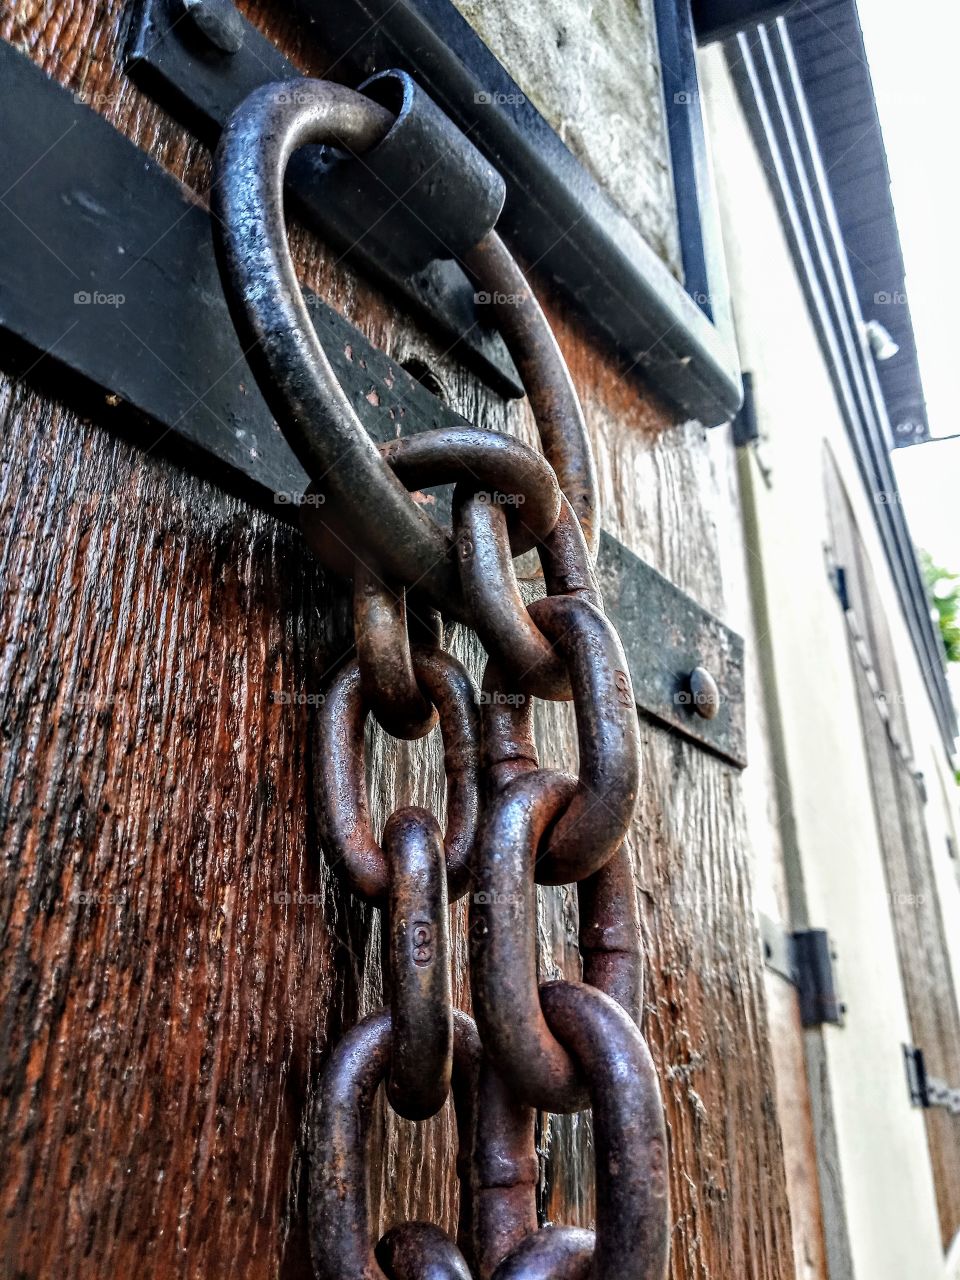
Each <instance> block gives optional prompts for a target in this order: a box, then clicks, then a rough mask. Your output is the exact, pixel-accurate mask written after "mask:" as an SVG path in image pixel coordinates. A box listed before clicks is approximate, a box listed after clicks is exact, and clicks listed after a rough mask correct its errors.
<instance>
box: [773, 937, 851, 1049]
mask: <svg viewBox="0 0 960 1280" xmlns="http://www.w3.org/2000/svg"><path fill="white" fill-rule="evenodd" d="M760 933H761V938H762V940H763V960H764V964H765V965H766V967H767V968H768V969H771V970H772V971H773V972H774V973H777V974H779V975H780V977H782V978H786V980H787V981H788V982H789V983H791V984H792V985H793V986H794V987H796V989H797V997H798V999H799V1002H800V1022H801V1025H802V1026H804V1027H819V1026H822V1025H823V1024H824V1023H828V1024H830V1025H831V1026H835V1027H842V1026H843V1016H844V1014H845V1013H846V1011H847V1006H846V1005H845V1004H844V1003H843V1001H842V1000H841V999H840V996H839V992H838V990H837V981H836V972H835V964H834V962H835V961H836V958H837V954H836V951H835V950H834V949H833V947H832V945H831V943H830V938H829V935H828V934H827V931H826V929H794V930H792V931H788V930H786V929H784V928H783V926H782V925H781V924H779V923H778V922H777V921H775V920H771V919H770V918H769V917H768V916H765V915H761V917H760Z"/></svg>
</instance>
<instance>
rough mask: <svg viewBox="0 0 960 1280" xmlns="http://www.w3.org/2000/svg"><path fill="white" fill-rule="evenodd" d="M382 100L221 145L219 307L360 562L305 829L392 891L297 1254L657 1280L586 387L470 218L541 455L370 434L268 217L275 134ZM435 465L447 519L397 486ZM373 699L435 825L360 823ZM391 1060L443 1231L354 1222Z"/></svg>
mask: <svg viewBox="0 0 960 1280" xmlns="http://www.w3.org/2000/svg"><path fill="white" fill-rule="evenodd" d="M434 110H435V108H434ZM394 124H395V120H394V117H393V115H392V114H391V113H390V112H389V111H387V110H385V109H384V108H383V107H381V106H379V105H377V104H376V103H375V102H373V101H372V100H371V99H370V98H367V97H364V96H363V95H362V94H358V93H354V92H352V91H350V90H348V89H344V88H342V87H341V86H338V85H333V84H329V83H327V82H323V81H313V80H305V81H303V82H302V91H301V92H298V93H291V92H290V86H289V85H288V84H284V85H282V86H277V85H273V86H265V87H263V88H261V89H258V90H257V91H255V92H254V93H253V94H252V95H251V96H250V98H248V99H247V101H246V102H245V103H243V104H242V105H241V106H240V107H239V108H238V109H237V111H236V112H235V113H234V115H233V117H232V118H231V120H230V122H229V124H228V126H227V128H226V130H225V132H224V134H223V137H222V139H221V142H220V146H219V147H218V151H217V156H216V161H215V182H214V199H213V208H214V212H215V214H216V215H217V217H216V218H215V220H214V223H215V228H216V237H217V254H218V262H219V264H220V268H221V275H222V278H223V281H224V287H225V291H226V293H227V297H228V302H229V304H230V308H231V314H232V316H233V319H234V323H235V325H236V327H237V329H238V332H239V334H240V337H241V340H242V341H243V343H244V346H245V348H249V350H250V363H251V367H252V369H253V371H254V374H255V376H256V378H257V381H258V384H259V386H260V388H261V390H262V391H263V393H264V396H265V398H266V400H267V403H268V404H269V405H270V407H271V409H272V411H273V413H274V415H275V417H276V419H277V422H278V424H279V426H280V428H281V430H282V431H283V432H284V434H285V435H286V437H287V439H288V441H289V442H290V444H291V446H292V448H293V449H294V451H295V453H296V454H297V456H298V458H299V459H300V461H301V463H302V464H303V466H304V468H305V469H306V471H307V473H308V475H309V476H310V478H311V489H312V491H314V492H322V493H323V495H324V498H325V502H324V504H322V505H321V504H319V503H314V504H309V506H308V507H307V508H306V510H307V511H308V513H309V515H308V517H307V520H306V523H305V525H304V533H305V535H306V537H307V540H308V541H309V543H310V545H311V546H312V547H313V548H314V549H315V550H316V551H317V553H318V555H319V556H320V557H321V559H323V561H324V562H325V563H326V564H327V565H328V566H330V567H333V568H335V569H336V570H337V571H338V572H342V573H345V574H348V575H352V576H353V578H354V621H355V628H356V640H357V655H356V657H355V658H353V659H351V660H349V661H348V662H347V663H346V664H345V665H344V666H343V667H342V668H341V669H340V671H338V672H337V673H336V675H335V677H334V679H333V681H332V683H331V685H330V688H329V690H328V693H327V696H326V698H325V700H324V702H323V704H322V707H321V710H320V713H319V717H318V722H317V750H316V752H315V758H316V761H317V805H318V811H319V827H320V836H321V845H322V848H323V852H324V854H325V856H326V858H327V860H328V862H329V863H330V865H331V867H332V868H333V869H334V871H335V872H336V873H337V875H338V876H339V877H340V878H341V879H342V880H343V881H344V882H345V884H346V886H347V887H348V888H349V889H350V890H351V891H352V892H354V893H356V894H358V895H360V896H361V897H362V898H364V899H366V900H367V901H369V902H371V903H372V904H374V905H375V906H377V907H380V908H384V909H386V912H387V921H386V937H387V949H386V950H387V955H388V958H389V970H390V972H389V975H388V978H389V981H388V989H389V995H390V1008H389V1010H381V1011H380V1012H378V1013H374V1014H371V1015H369V1016H368V1017H367V1018H365V1019H364V1020H363V1021H362V1022H360V1023H359V1024H358V1025H357V1026H356V1027H354V1029H353V1030H352V1031H350V1032H348V1033H347V1034H346V1035H345V1036H344V1037H343V1039H342V1040H341V1041H340V1043H339V1044H338V1045H337V1046H336V1047H335V1048H334V1050H333V1052H332V1053H331V1055H330V1057H329V1060H328V1062H327V1064H326V1067H325V1068H324V1070H323V1072H322V1075H321V1077H320V1081H319V1086H318V1090H317V1095H316V1099H315V1107H314V1114H313V1118H312V1123H311V1126H310V1140H309V1147H310V1150H309V1157H310V1234H311V1249H312V1252H313V1258H314V1266H315V1269H316V1274H317V1276H318V1277H319V1278H320V1280H468V1278H469V1277H477V1278H478V1280H491V1277H492V1280H588V1278H589V1280H615V1278H616V1280H663V1277H664V1276H665V1273H666V1265H667V1239H668V1225H669V1211H668V1203H667V1189H666V1185H667V1184H666V1171H665V1150H666V1140H665V1130H664V1119H663V1109H662V1104H661V1100H660V1093H659V1088H658V1085H657V1079H656V1073H655V1071H654V1067H653V1063H652V1061H651V1059H650V1055H649V1052H648V1050H647V1047H646V1044H645V1043H644V1041H643V1038H642V1037H641V1035H640V1033H639V1031H638V1029H637V1023H638V1020H639V1016H640V1010H641V1006H642V1002H643V986H642V983H643V979H642V962H641V947H640V930H639V916H638V910H637V900H636V892H635V887H634V876H633V868H632V863H631V859H630V855H629V852H628V849H627V847H626V845H625V844H624V840H625V837H626V834H627V831H628V829H629V826H630V823H631V820H632V816H633V811H634V807H635V803H636V799H637V794H638V789H639V781H640V773H639V732H638V726H637V717H636V711H635V707H634V702H633V694H632V690H631V685H630V677H629V674H628V671H627V664H626V660H625V658H624V655H623V649H622V647H621V645H620V641H619V638H618V637H617V634H616V632H615V630H614V628H613V627H612V626H611V624H610V622H609V621H608V619H607V618H606V616H605V615H604V612H603V603H602V599H601V595H600V591H599V588H598V585H597V581H596V577H595V574H594V569H593V564H594V561H595V558H596V549H597V545H598V540H599V533H600V520H599V506H598V500H597V483H596V475H595V468H594V462H593V455H592V451H591V448H590V443H589V437H588V435H587V430H586V426H585V423H584V419H583V414H582V411H581V408H580V403H579V399H578V397H577V394H576V390H575V388H574V386H573V383H572V381H571V379H570V375H569V372H568V370H567V367H566V364H565V362H564V360H563V356H562V355H561V353H560V349H559V347H558V345H557V342H556V339H555V338H554V336H553V333H552V331H551V330H550V327H549V325H548V324H547V321H546V319H545V317H544V315H543V312H542V311H541V309H540V307H539V304H538V303H537V301H536V299H535V298H534V296H533V293H532V291H531V289H530V287H529V285H528V284H527V281H526V279H525V277H524V276H523V273H522V272H521V270H520V268H519V267H518V266H517V264H516V263H515V262H514V260H513V258H512V257H511V256H510V254H509V253H508V252H507V250H506V248H505V247H504V245H503V243H502V241H501V240H500V238H499V237H498V236H497V235H496V233H495V232H493V231H490V232H489V233H488V234H486V235H485V236H484V237H483V238H482V239H481V240H480V242H479V243H478V244H476V245H475V247H474V248H473V249H471V250H470V251H469V252H468V253H467V254H466V257H465V258H464V259H463V262H462V265H464V267H465V268H466V269H467V270H468V272H469V273H470V274H471V275H472V276H473V278H474V280H475V281H476V282H477V284H478V285H479V286H480V288H481V289H484V290H486V291H488V292H489V293H490V295H491V301H492V303H493V311H494V314H495V316H496V319H497V322H498V325H499V328H500V331H501V334H502V336H503V338H504V340H505V342H506V344H507V347H508V349H509V350H510V353H511V355H512V356H513V358H514V361H515V363H516V366H517V368H518V370H519V372H520V375H521V379H522V381H523V383H524V387H525V390H526V392H527V395H528V399H529V402H530V404H531V407H532V409H533V412H534V417H535V419H536V422H537V426H538V429H539V432H540V439H541V444H542V447H543V451H544V454H543V455H541V454H539V453H537V452H535V451H533V450H531V449H529V448H528V447H526V446H525V445H523V444H521V443H520V442H519V441H517V440H515V439H513V438H511V437H508V436H505V435H501V434H498V433H496V432H489V431H481V430H478V429H477V428H474V427H469V426H467V427H464V428H462V429H456V430H450V429H444V430H438V431H427V432H423V433H420V434H418V435H415V436H412V437H404V438H400V439H397V440H395V441H391V442H390V443H389V444H386V445H381V446H377V445H375V444H374V443H373V441H372V440H371V439H370V437H369V436H368V435H367V433H366V432H365V431H364V429H363V427H362V425H361V424H360V421H359V419H358V418H357V416H356V413H355V412H354V410H353V408H352V406H351V405H350V403H349V401H348V400H347V397H346V396H345V394H344V392H343V390H342V388H341V387H340V385H339V383H338V381H337V378H336V376H335V374H334V372H333V369H332V366H331V365H330V362H329V360H328V359H327V356H326V354H325V353H324V351H323V348H322V345H321V343H320V341H319V339H318V337H317V335H316V333H315V332H314V329H313V327H312V325H311V323H310V320H309V316H308V313H307V310H306V307H305V305H304V303H303V299H302V297H301V295H300V290H299V286H298V285H297V281H296V275H295V272H294V267H293V261H292V257H291V254H290V250H289V246H288V244H287V240H286V232H285V229H284V222H283V216H282V205H283V179H284V173H285V170H286V166H287V163H288V161H289V159H290V156H291V155H292V154H293V152H294V151H295V150H296V149H297V148H299V147H301V146H304V145H307V144H313V143H323V144H327V145H334V146H338V147H340V148H343V149H346V150H347V151H348V152H350V153H351V154H352V155H353V156H354V157H355V158H357V160H358V162H359V163H363V153H364V152H365V151H367V150H369V149H370V148H372V147H375V146H376V145H377V144H378V143H380V142H381V140H382V139H384V138H385V137H386V136H387V135H388V134H389V133H390V130H391V129H392V128H393V127H394ZM464 145H468V144H466V143H464ZM544 455H545V456H544ZM451 483H452V484H454V485H455V486H456V489H455V494H454V527H453V531H452V535H451V533H450V532H448V531H447V530H444V529H443V528H441V527H440V526H439V525H438V524H437V523H436V522H434V521H433V520H432V519H431V518H430V516H429V515H428V514H427V513H426V511H425V510H424V509H423V507H422V506H421V505H419V504H418V503H417V502H416V501H415V500H414V498H413V497H412V496H411V492H410V491H411V490H419V489H422V488H425V487H429V486H432V485H438V484H451ZM533 548H536V550H537V553H538V555H539V558H540V562H541V565H542V568H543V579H544V584H545V587H546V595H545V596H543V597H542V598H540V599H536V600H531V601H528V600H527V599H526V598H525V596H524V592H523V591H522V590H521V587H520V585H519V583H518V580H517V577H516V573H515V570H514V565H513V560H514V558H515V557H516V556H517V555H520V554H523V553H525V552H527V551H530V550H531V549H533ZM414 591H415V592H416V600H415V603H414V597H413V595H412V594H411V593H412V592H414ZM438 609H439V610H441V611H442V612H443V613H444V614H445V616H446V617H447V618H448V619H449V620H451V621H459V622H464V623H467V624H468V625H470V626H471V627H472V628H473V629H474V630H475V631H476V632H477V634H478V636H479V637H480V639H481V641H482V643H483V645H484V647H485V648H486V650H487V653H488V655H489V661H488V663H487V667H486V670H485V673H484V678H483V683H482V689H481V692H480V697H479V703H480V704H482V717H481V714H480V707H479V706H478V698H477V694H476V690H475V689H474V687H473V685H472V683H471V681H470V679H469V677H468V675H467V673H466V672H465V670H464V669H463V668H462V667H461V666H460V664H459V663H457V662H456V661H455V660H454V659H453V658H452V657H450V655H449V654H446V653H444V652H443V651H442V649H440V648H439V647H438V646H439V635H438V633H437V629H436V624H437V618H436V612H435V611H436V610H438ZM411 630H414V631H415V633H416V634H415V640H416V641H417V642H416V643H413V642H412V640H411V634H410V631H411ZM424 639H426V640H427V643H426V644H424V643H422V642H423V641H424ZM533 697H540V698H548V699H553V700H572V701H573V704H574V710H575V714H576V725H577V738H578V745H579V768H578V775H577V777H572V776H570V775H568V774H565V773H558V772H555V771H552V770H544V769H541V768H540V767H539V761H538V756H537V751H536V747H535V743H534V737H533V728H532V698H533ZM371 712H372V713H373V714H374V716H375V717H376V718H377V720H378V721H379V723H380V724H381V726H382V727H383V728H384V729H385V730H386V731H387V732H389V733H392V734H393V735H395V736H397V737H402V738H405V739H416V738H421V737H423V736H425V735H426V734H427V733H429V732H430V731H431V729H432V728H433V727H434V726H435V725H436V723H437V721H438V720H439V727H440V732H441V737H442V740H443V753H444V766H445V771H446V797H447V805H446V808H447V813H446V831H445V833H441V830H440V826H439V824H438V822H437V820H436V818H435V817H434V816H433V815H432V814H430V813H429V812H428V811H426V810H425V809H422V808H418V807H415V806H408V807H406V808H402V809H399V810H397V811H396V812H395V813H393V814H392V815H391V816H390V817H389V818H388V820H387V822H386V825H385V827H384V831H383V835H382V839H381V840H380V841H378V840H377V838H376V836H375V834H374V831H373V827H372V824H371V820H370V813H369V803H368V798H367V784H366V775H365V767H364V736H365V724H366V720H367V715H368V713H371ZM538 883H539V884H545V885H559V884H569V883H574V884H576V889H577V898H578V905H579V915H580V950H581V956H582V972H583V978H584V982H583V983H578V982H566V981H563V982H548V983H541V982H540V980H539V971H538V956H537V933H538V930H537V920H538V903H537V893H538V890H537V885H538ZM468 890H469V891H470V892H471V897H470V912H469V916H470V919H469V925H470V927H469V941H470V962H471V963H470V967H471V984H472V994H473V1005H474V1011H475V1014H476V1019H477V1022H476V1025H475V1024H474V1023H473V1022H472V1021H471V1019H470V1018H468V1017H467V1016H466V1015H465V1014H464V1013H462V1012H460V1011H459V1010H456V1009H454V1008H453V999H452V981H451V973H450V939H449V906H450V904H451V903H453V902H455V901H456V900H457V899H458V898H459V897H461V896H462V895H463V894H464V893H466V892H467V891H468ZM478 1032H479V1035H478ZM381 1083H384V1084H385V1085H386V1089H387V1095H388V1098H389V1101H390V1103H391V1105H392V1106H393V1108H394V1110H396V1111H397V1112H399V1113H400V1114H401V1115H403V1116H406V1117H408V1118H410V1119H415V1120H421V1119H425V1118H427V1117H429V1116H431V1115H434V1114H435V1113H436V1112H437V1111H438V1110H439V1109H440V1107H441V1106H442V1105H443V1104H444V1102H445V1100H446V1098H447V1096H448V1094H450V1093H451V1087H452V1095H453V1098H454V1102H455V1109H456V1115H457V1129H458V1142H459V1155H458V1163H457V1168H458V1176H459V1182H460V1209H459V1227H458V1233H457V1240H456V1242H454V1241H453V1240H452V1239H451V1238H450V1237H449V1236H448V1235H447V1234H446V1233H445V1232H443V1231H441V1230H440V1229H439V1228H437V1227H435V1226H432V1225H430V1224H428V1223H419V1222H408V1223H402V1224H400V1225H398V1226H396V1227H394V1228H393V1229H392V1230H390V1231H389V1232H387V1234H386V1235H384V1236H383V1237H382V1238H381V1239H380V1240H379V1242H378V1243H376V1245H375V1244H374V1237H373V1223H372V1221H371V1214H370V1205H369V1194H368V1175H367V1168H366V1164H367V1159H368V1154H369V1152H368V1146H369V1138H370V1130H371V1116H372V1111H373V1104H374V1099H375V1095H376V1093H377V1090H378V1088H379V1086H380V1084H381ZM586 1106H590V1107H592V1109H593V1126H594V1143H595V1151H596V1183H597V1214H596V1229H595V1231H585V1230H581V1229H579V1228H572V1227H546V1228H542V1229H538V1220H537V1203H536V1192H537V1184H538V1180H539V1173H540V1170H539V1161H538V1158H537V1154H536V1150H535V1147H534V1131H535V1130H534V1121H535V1115H536V1109H546V1110H552V1111H557V1112H568V1111H573V1110H579V1109H581V1108H583V1107H586Z"/></svg>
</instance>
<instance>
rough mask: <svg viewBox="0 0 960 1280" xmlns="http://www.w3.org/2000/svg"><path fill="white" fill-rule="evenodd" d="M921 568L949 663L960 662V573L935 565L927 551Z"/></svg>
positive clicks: (921, 561) (921, 554)
mask: <svg viewBox="0 0 960 1280" xmlns="http://www.w3.org/2000/svg"><path fill="white" fill-rule="evenodd" d="M920 566H921V568H922V569H923V576H924V578H925V579H926V583H927V592H928V594H929V596H930V600H931V603H932V604H933V608H934V612H935V614H936V618H937V621H938V622H939V624H940V634H941V636H943V647H944V649H945V651H946V655H947V661H948V662H960V573H950V572H949V570H947V569H944V568H942V566H940V565H938V564H935V563H934V560H933V557H932V556H931V555H930V554H929V552H927V551H921V552H920Z"/></svg>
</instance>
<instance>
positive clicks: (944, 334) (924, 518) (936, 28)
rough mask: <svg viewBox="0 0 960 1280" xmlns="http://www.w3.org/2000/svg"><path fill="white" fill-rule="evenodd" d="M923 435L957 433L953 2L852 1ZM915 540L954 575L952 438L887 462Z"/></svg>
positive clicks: (958, 497) (958, 455)
mask: <svg viewBox="0 0 960 1280" xmlns="http://www.w3.org/2000/svg"><path fill="white" fill-rule="evenodd" d="M859 9H860V20H861V23H862V26H863V34H864V39H865V41H866V46H867V56H868V59H869V62H870V70H871V72H872V74H873V82H874V88H875V90H876V95H877V106H878V109H879V112H880V123H881V125H882V127H883V139H884V143H885V145H886V149H887V159H888V161H889V163H890V174H891V180H892V185H893V199H894V203H895V205H896V210H897V221H898V223H899V226H900V239H901V243H902V246H903V256H904V261H905V263H906V270H907V296H908V299H909V302H910V310H911V314H912V316H913V325H914V330H915V332H916V336H917V347H918V350H919V354H920V368H921V373H922V375H923V385H924V391H925V393H926V400H927V409H928V413H929V417H930V429H931V432H932V433H933V435H935V436H949V435H952V434H954V433H955V432H960V412H958V405H960V346H958V333H960V322H958V317H960V219H958V213H957V210H958V200H957V195H958V191H960V180H958V173H957V165H958V159H960V137H958V126H960V110H958V107H957V90H956V82H957V69H956V51H957V48H958V47H960V5H957V4H955V3H953V0H910V3H909V4H907V5H904V4H903V2H902V0H896V3H895V2H894V0H859ZM894 461H895V464H896V469H897V477H898V480H899V484H900V492H901V496H902V498H903V504H904V509H905V511H906V514H907V519H908V521H909V523H910V528H911V531H912V533H913V537H914V541H915V542H916V543H917V545H918V546H921V547H925V548H926V549H927V550H928V551H930V553H931V554H932V555H933V556H934V558H935V559H937V560H938V561H939V562H940V563H942V564H944V565H946V567H947V568H951V569H955V570H956V571H958V572H960V519H958V501H960V439H957V440H945V441H943V442H942V443H940V444H924V445H917V446H914V447H912V448H908V449H899V450H896V451H895V453H894Z"/></svg>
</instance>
